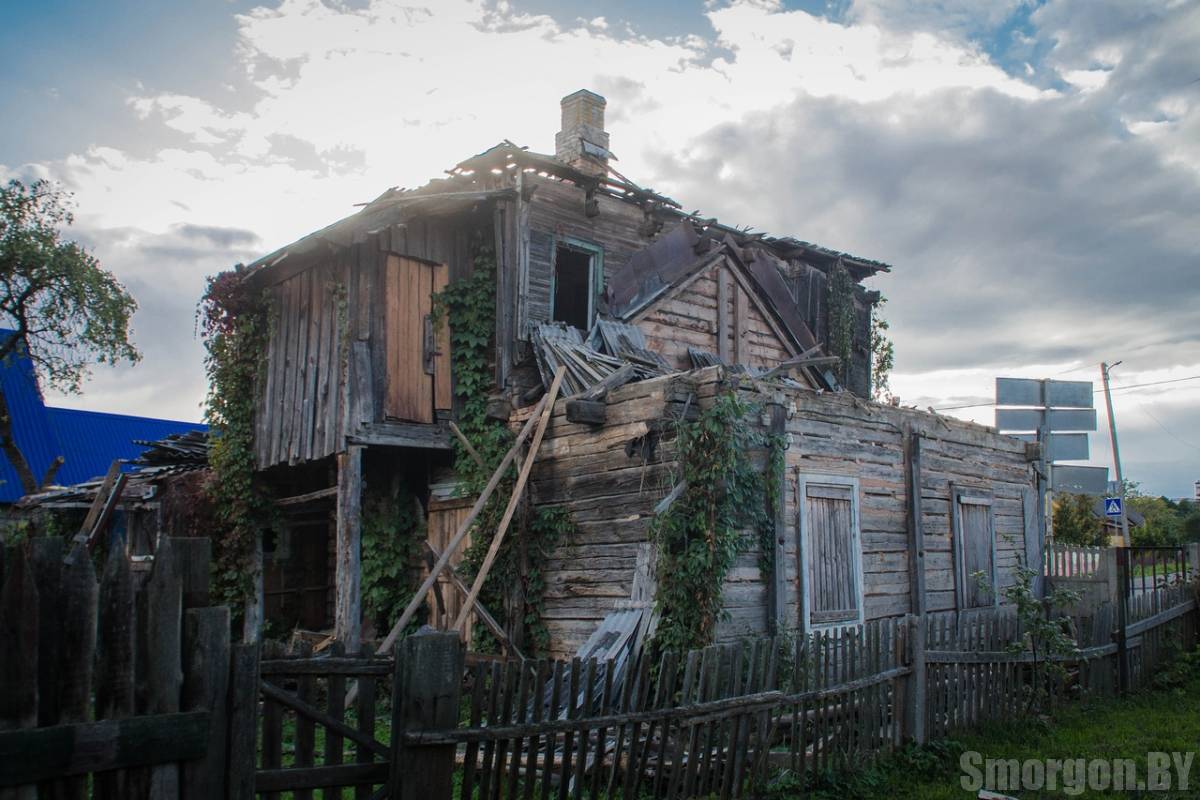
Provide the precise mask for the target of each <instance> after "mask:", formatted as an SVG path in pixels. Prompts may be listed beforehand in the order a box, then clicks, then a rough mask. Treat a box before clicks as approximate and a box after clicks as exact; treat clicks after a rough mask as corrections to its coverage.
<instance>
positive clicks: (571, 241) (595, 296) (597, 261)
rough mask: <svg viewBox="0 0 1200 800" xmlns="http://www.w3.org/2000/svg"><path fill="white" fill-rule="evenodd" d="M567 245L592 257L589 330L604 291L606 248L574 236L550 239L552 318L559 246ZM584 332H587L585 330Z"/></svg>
mask: <svg viewBox="0 0 1200 800" xmlns="http://www.w3.org/2000/svg"><path fill="white" fill-rule="evenodd" d="M559 247H566V248H568V249H570V250H575V251H576V252H580V253H586V254H587V255H588V256H589V258H590V263H589V264H588V284H589V285H590V286H591V288H592V291H591V293H590V295H589V296H588V330H590V329H591V327H592V324H593V323H595V321H596V306H597V305H598V302H599V300H600V293H601V292H603V291H604V248H603V247H602V246H600V245H598V244H596V243H595V242H589V241H586V240H584V239H576V238H575V237H573V236H554V237H553V238H552V239H551V240H550V304H549V306H550V319H551V320H553V319H554V318H555V316H554V297H555V295H556V294H557V292H558V248H559ZM584 333H587V331H586V330H585V331H584Z"/></svg>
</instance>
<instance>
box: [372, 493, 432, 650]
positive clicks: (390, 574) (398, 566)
mask: <svg viewBox="0 0 1200 800" xmlns="http://www.w3.org/2000/svg"><path fill="white" fill-rule="evenodd" d="M364 495H365V496H364V498H363V514H362V604H363V613H364V614H365V616H366V617H367V619H369V620H371V621H372V622H374V623H375V627H376V630H385V629H386V628H387V626H388V625H389V624H391V622H392V621H393V620H395V619H396V618H397V617H399V616H400V612H401V611H403V610H404V605H405V603H407V602H408V599H409V597H411V596H412V583H413V575H412V569H413V565H414V561H415V558H416V556H417V555H418V551H417V547H418V546H419V543H420V542H422V541H424V539H425V536H424V519H423V514H421V513H419V512H418V511H417V501H416V498H415V497H414V496H413V494H412V493H411V492H410V491H409V490H408V487H406V486H404V485H403V484H402V485H401V486H400V488H399V490H398V491H396V492H390V491H380V490H377V489H375V488H374V487H373V486H371V485H370V484H368V485H367V487H366V491H365V492H364Z"/></svg>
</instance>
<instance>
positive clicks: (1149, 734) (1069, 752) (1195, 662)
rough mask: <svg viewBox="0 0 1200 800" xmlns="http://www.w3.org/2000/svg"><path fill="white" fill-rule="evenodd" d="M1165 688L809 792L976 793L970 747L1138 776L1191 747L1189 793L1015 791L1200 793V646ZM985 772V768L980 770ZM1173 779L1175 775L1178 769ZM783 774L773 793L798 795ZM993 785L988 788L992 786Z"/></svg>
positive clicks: (974, 738) (1166, 675)
mask: <svg viewBox="0 0 1200 800" xmlns="http://www.w3.org/2000/svg"><path fill="white" fill-rule="evenodd" d="M1158 683H1159V688H1157V689H1155V690H1153V691H1147V692H1143V693H1140V694H1136V695H1131V696H1128V697H1126V698H1123V699H1097V700H1092V701H1086V702H1082V703H1079V704H1075V705H1073V706H1071V707H1069V708H1067V709H1065V710H1063V711H1061V712H1060V713H1059V714H1058V715H1057V716H1056V718H1055V719H1053V720H1035V721H1030V722H1023V723H1007V724H1003V725H995V726H992V727H989V728H986V729H983V730H980V731H978V732H976V733H972V734H965V733H964V734H963V735H961V736H959V737H957V738H956V739H954V740H952V741H942V742H935V743H933V744H931V745H927V746H925V747H922V748H916V747H911V748H909V749H907V750H905V751H902V752H901V753H898V754H896V755H895V756H892V757H889V758H888V759H886V760H884V761H883V762H881V763H879V764H877V765H876V766H874V767H871V768H868V769H862V770H856V771H852V772H851V773H849V774H844V775H841V776H827V777H826V778H825V779H824V780H822V781H821V782H820V784H819V785H817V786H814V787H811V789H810V794H809V795H808V796H810V797H816V798H860V799H861V800H876V798H878V799H879V800H884V798H887V800H894V799H895V800H904V799H905V798H912V799H913V800H917V799H918V798H919V799H920V800H926V798H928V799H929V800H937V798H967V797H975V796H976V793H975V792H973V791H967V790H965V789H964V788H962V786H961V784H960V779H961V778H962V777H963V775H964V774H965V773H964V772H963V770H962V769H961V767H960V765H959V759H960V757H961V756H962V754H963V753H965V752H967V751H975V752H977V753H979V754H981V756H982V757H984V758H1003V759H1018V760H1022V761H1023V760H1025V759H1042V760H1044V759H1078V758H1084V759H1117V758H1128V759H1132V760H1133V761H1134V762H1135V763H1136V764H1137V770H1138V773H1137V774H1138V777H1139V778H1144V777H1145V776H1146V770H1147V763H1146V754H1147V753H1149V752H1165V753H1171V752H1180V753H1186V752H1191V753H1194V754H1196V757H1195V758H1194V759H1193V760H1192V762H1191V770H1190V779H1191V780H1190V786H1189V789H1188V791H1186V792H1179V791H1175V792H1171V793H1167V792H1161V791H1156V792H1144V793H1141V794H1138V793H1136V792H1135V793H1129V792H1116V791H1112V790H1110V791H1107V792H1101V791H1090V790H1086V789H1084V790H1083V791H1082V792H1081V793H1080V792H1075V793H1072V794H1068V793H1067V792H1065V791H1063V788H1062V785H1061V782H1060V785H1059V787H1058V789H1057V790H1056V791H1044V792H1042V793H1040V794H1039V793H1038V792H1033V791H1020V790H1008V791H1005V792H1004V793H1005V794H1008V795H1012V796H1015V797H1021V798H1026V797H1084V798H1088V797H1128V796H1143V797H1147V798H1154V797H1200V650H1198V651H1197V652H1196V653H1193V654H1190V655H1188V656H1185V657H1184V658H1182V659H1180V660H1179V661H1178V662H1176V664H1175V666H1173V667H1170V668H1166V669H1164V670H1163V671H1162V672H1161V673H1160V675H1159V677H1158ZM981 772H982V770H981ZM1171 775H1172V780H1173V781H1174V780H1175V775H1176V772H1175V770H1174V768H1173V767H1172V770H1171ZM789 778H790V776H787V775H783V776H780V777H779V778H778V779H777V781H776V783H775V785H774V786H773V787H771V791H770V792H769V796H771V797H774V798H784V797H789V796H794V795H795V794H796V791H795V783H794V780H789ZM985 788H986V787H985Z"/></svg>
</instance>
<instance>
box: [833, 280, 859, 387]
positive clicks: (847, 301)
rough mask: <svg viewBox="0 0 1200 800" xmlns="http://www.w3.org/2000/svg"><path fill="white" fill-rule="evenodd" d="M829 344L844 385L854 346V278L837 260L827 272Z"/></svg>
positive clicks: (847, 377) (847, 381)
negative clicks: (837, 359)
mask: <svg viewBox="0 0 1200 800" xmlns="http://www.w3.org/2000/svg"><path fill="white" fill-rule="evenodd" d="M829 346H830V350H832V355H835V356H837V357H838V358H839V359H841V361H840V362H839V363H838V366H837V376H838V380H839V381H840V382H841V384H842V385H843V386H846V385H847V384H848V383H849V380H850V364H851V357H852V356H853V354H854V353H853V348H854V280H853V279H852V278H851V277H850V272H849V270H847V269H846V267H845V266H844V265H843V264H842V263H841V262H840V261H839V262H838V263H837V264H835V265H834V267H833V270H832V271H831V272H830V273H829Z"/></svg>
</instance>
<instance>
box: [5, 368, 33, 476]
mask: <svg viewBox="0 0 1200 800" xmlns="http://www.w3.org/2000/svg"><path fill="white" fill-rule="evenodd" d="M0 450H3V451H4V454H5V455H6V456H8V461H9V463H10V464H12V466H13V469H14V470H16V471H17V478H18V479H19V480H20V481H21V489H22V490H23V491H24V493H25V494H33V493H34V492H36V491H37V490H38V489H39V488H40V487H39V486H38V483H37V479H36V478H34V477H33V470H32V469H30V467H29V461H27V460H26V458H25V454H24V453H22V452H21V448H20V447H18V446H17V441H16V439H14V438H13V434H12V415H11V414H9V412H8V398H7V397H6V396H5V394H4V388H3V387H2V386H0Z"/></svg>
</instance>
